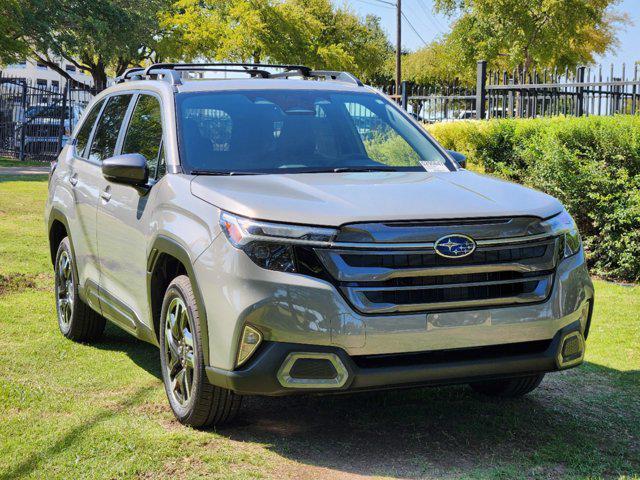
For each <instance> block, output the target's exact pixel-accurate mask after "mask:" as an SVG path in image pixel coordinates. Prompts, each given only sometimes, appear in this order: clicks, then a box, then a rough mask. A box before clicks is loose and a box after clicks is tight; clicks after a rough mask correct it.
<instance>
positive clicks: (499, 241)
mask: <svg viewBox="0 0 640 480" xmlns="http://www.w3.org/2000/svg"><path fill="white" fill-rule="evenodd" d="M552 237H553V235H552V234H550V233H540V234H537V235H527V236H522V237H511V238H493V239H487V240H476V244H477V245H478V246H491V245H508V244H516V243H523V242H532V241H535V240H543V239H549V238H552ZM316 243H319V242H316ZM325 246H326V247H329V248H355V249H363V248H365V249H371V250H389V249H396V250H405V249H406V250H417V249H425V248H431V249H432V248H433V247H434V246H435V242H423V243H358V242H327V243H326V244H325Z"/></svg>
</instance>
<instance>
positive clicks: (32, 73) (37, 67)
mask: <svg viewBox="0 0 640 480" xmlns="http://www.w3.org/2000/svg"><path fill="white" fill-rule="evenodd" d="M58 64H59V65H60V66H61V67H62V68H64V69H65V70H66V71H67V73H68V74H69V75H70V76H71V78H73V79H74V80H77V81H78V82H81V83H84V84H85V85H90V86H93V79H92V78H91V75H87V74H86V73H84V72H82V71H80V69H78V67H76V66H75V65H73V64H72V63H69V62H67V61H66V60H64V59H61V60H60V62H59V63H58ZM0 73H1V75H2V77H10V78H18V79H25V80H27V82H29V83H30V84H31V85H33V86H38V87H41V88H46V89H49V90H54V91H55V90H58V91H60V90H61V89H63V88H64V87H65V86H66V84H67V79H66V78H65V77H64V76H62V75H61V74H60V73H58V72H56V71H55V70H53V69H51V68H49V67H47V66H46V65H44V64H42V63H40V62H38V61H35V60H25V61H23V62H20V63H14V64H12V65H7V66H6V67H4V68H1V69H0Z"/></svg>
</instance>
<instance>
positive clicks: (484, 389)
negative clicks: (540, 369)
mask: <svg viewBox="0 0 640 480" xmlns="http://www.w3.org/2000/svg"><path fill="white" fill-rule="evenodd" d="M543 378H544V373H541V374H539V375H528V376H526V377H518V378H508V379H504V380H491V381H488V382H478V383H471V384H469V385H470V386H471V388H473V389H474V390H475V391H476V392H478V393H481V394H483V395H488V396H491V397H502V398H517V397H522V396H524V395H526V394H527V393H529V392H532V391H533V390H535V389H536V388H538V385H540V382H542V379H543Z"/></svg>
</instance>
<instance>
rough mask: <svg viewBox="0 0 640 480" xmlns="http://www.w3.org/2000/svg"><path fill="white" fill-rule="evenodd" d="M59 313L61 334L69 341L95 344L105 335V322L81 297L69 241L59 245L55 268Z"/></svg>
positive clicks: (57, 311)
mask: <svg viewBox="0 0 640 480" xmlns="http://www.w3.org/2000/svg"><path fill="white" fill-rule="evenodd" d="M54 279H55V295H56V313H57V314H58V327H59V328H60V332H62V335H64V336H65V337H66V338H68V339H69V340H73V341H76V342H93V341H95V340H98V339H99V338H100V337H101V336H102V333H103V332H104V326H105V319H104V317H102V316H101V315H100V314H98V313H97V312H95V311H94V310H92V309H91V307H89V305H87V304H86V303H84V302H83V301H82V300H81V299H80V296H79V295H78V272H77V269H76V265H75V258H74V257H73V252H72V251H71V242H70V241H69V237H65V238H63V239H62V241H61V242H60V245H58V251H57V253H56V261H55V264H54Z"/></svg>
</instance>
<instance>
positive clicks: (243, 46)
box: [162, 0, 392, 80]
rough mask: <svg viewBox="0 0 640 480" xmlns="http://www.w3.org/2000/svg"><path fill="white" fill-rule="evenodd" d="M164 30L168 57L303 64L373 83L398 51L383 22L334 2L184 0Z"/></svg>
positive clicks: (164, 17)
mask: <svg viewBox="0 0 640 480" xmlns="http://www.w3.org/2000/svg"><path fill="white" fill-rule="evenodd" d="M162 26H163V27H164V28H165V29H166V31H167V32H168V35H167V36H166V37H165V39H164V42H163V50H162V52H163V53H164V54H165V55H167V56H172V57H176V58H183V59H194V58H207V59H215V60H219V61H222V60H228V61H256V62H263V63H264V62H267V61H269V62H274V63H288V64H295V63H300V64H305V65H309V66H311V67H313V68H331V69H339V70H349V71H353V72H355V73H356V74H358V75H361V76H362V77H364V78H365V79H368V80H370V79H372V78H375V77H376V76H377V75H379V72H380V71H381V70H382V66H383V64H384V61H385V60H386V58H387V57H388V56H389V55H390V54H391V52H392V48H391V46H390V44H389V41H388V40H387V38H386V35H385V33H384V31H383V30H382V28H381V27H380V24H379V19H378V18H377V17H373V16H369V17H367V18H365V19H360V18H358V17H357V16H356V15H354V14H353V13H352V12H351V11H349V10H348V9H347V8H335V7H334V6H333V5H332V4H331V1H330V0H178V1H176V2H175V3H174V4H173V8H172V9H171V10H170V11H169V12H167V13H166V14H164V15H162Z"/></svg>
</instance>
